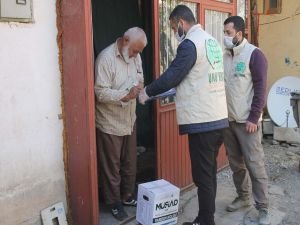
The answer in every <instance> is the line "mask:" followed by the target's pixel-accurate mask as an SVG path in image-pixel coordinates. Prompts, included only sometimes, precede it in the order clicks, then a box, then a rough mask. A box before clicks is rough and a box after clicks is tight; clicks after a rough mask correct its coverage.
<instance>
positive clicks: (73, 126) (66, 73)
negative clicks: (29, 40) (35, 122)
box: [58, 0, 99, 225]
mask: <svg viewBox="0 0 300 225" xmlns="http://www.w3.org/2000/svg"><path fill="white" fill-rule="evenodd" d="M58 8H59V9H61V11H60V13H58V14H59V15H60V16H61V18H59V19H60V22H61V23H60V24H61V27H60V28H59V29H61V30H62V39H61V46H62V49H61V52H62V77H63V79H62V91H63V109H64V128H65V145H64V146H65V155H67V157H66V161H65V164H66V170H67V171H66V173H67V182H68V200H69V201H68V203H69V210H70V211H69V217H68V218H69V222H70V223H71V224H73V225H83V224H84V225H98V224H99V205H98V204H99V203H98V185H97V179H98V178H97V162H96V159H97V157H96V141H95V118H94V110H95V107H94V81H93V77H94V73H93V71H94V69H93V61H94V59H93V45H92V16H91V1H85V0H72V1H71V0H62V1H59V3H58ZM59 9H58V10H59Z"/></svg>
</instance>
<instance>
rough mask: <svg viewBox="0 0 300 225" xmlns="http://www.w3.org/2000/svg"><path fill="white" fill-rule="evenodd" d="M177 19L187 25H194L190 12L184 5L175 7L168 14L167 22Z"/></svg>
mask: <svg viewBox="0 0 300 225" xmlns="http://www.w3.org/2000/svg"><path fill="white" fill-rule="evenodd" d="M179 19H183V20H185V21H186V22H188V23H189V24H195V23H196V20H195V17H194V14H193V12H192V10H190V8H189V7H187V6H185V5H178V6H176V7H175V8H174V9H173V11H172V12H171V14H170V17H169V20H175V21H177V22H178V21H179Z"/></svg>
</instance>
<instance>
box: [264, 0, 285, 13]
mask: <svg viewBox="0 0 300 225" xmlns="http://www.w3.org/2000/svg"><path fill="white" fill-rule="evenodd" d="M264 13H265V14H277V13H281V0H265V1H264Z"/></svg>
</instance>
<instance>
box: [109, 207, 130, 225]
mask: <svg viewBox="0 0 300 225" xmlns="http://www.w3.org/2000/svg"><path fill="white" fill-rule="evenodd" d="M111 213H112V215H113V216H114V217H115V218H116V219H117V220H120V221H122V220H124V219H125V218H127V217H128V215H127V213H126V212H125V210H124V208H123V205H122V204H121V203H116V204H114V205H113V206H112V207H111Z"/></svg>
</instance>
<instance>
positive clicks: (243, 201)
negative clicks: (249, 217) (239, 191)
mask: <svg viewBox="0 0 300 225" xmlns="http://www.w3.org/2000/svg"><path fill="white" fill-rule="evenodd" d="M249 206H251V201H250V199H249V198H241V197H237V198H235V199H234V200H233V202H231V203H230V204H229V205H228V206H227V207H226V211H228V212H234V211H236V210H238V209H240V208H244V207H249Z"/></svg>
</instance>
